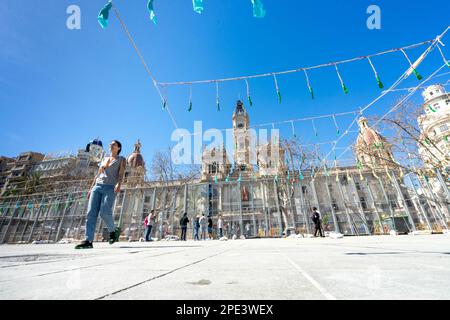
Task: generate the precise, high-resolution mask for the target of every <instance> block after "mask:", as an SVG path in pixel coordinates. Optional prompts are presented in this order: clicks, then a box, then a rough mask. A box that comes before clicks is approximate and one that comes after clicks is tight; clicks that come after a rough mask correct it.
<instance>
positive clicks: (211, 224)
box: [208, 216, 213, 240]
mask: <svg viewBox="0 0 450 320" xmlns="http://www.w3.org/2000/svg"><path fill="white" fill-rule="evenodd" d="M208 239H209V240H212V239H213V221H212V218H211V216H208Z"/></svg>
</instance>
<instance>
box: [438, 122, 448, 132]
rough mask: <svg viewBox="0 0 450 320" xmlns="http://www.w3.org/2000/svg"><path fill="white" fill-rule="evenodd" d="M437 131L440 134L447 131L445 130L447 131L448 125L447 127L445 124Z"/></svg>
mask: <svg viewBox="0 0 450 320" xmlns="http://www.w3.org/2000/svg"><path fill="white" fill-rule="evenodd" d="M439 130H440V131H441V132H445V131H447V130H448V125H447V124H443V125H442V126H440V127H439Z"/></svg>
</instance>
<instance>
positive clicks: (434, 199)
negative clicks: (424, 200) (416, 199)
mask: <svg viewBox="0 0 450 320" xmlns="http://www.w3.org/2000/svg"><path fill="white" fill-rule="evenodd" d="M424 180H425V184H426V186H427V188H428V191H429V192H430V194H431V197H432V198H433V201H434V203H435V206H436V212H437V214H438V216H439V219H440V220H441V223H442V224H443V225H444V227H445V229H447V230H448V225H447V223H446V221H445V219H444V215H443V214H442V212H441V210H440V209H439V205H438V201H437V199H436V196H435V194H434V192H433V189H431V186H430V183H429V182H428V179H424ZM430 208H431V207H430Z"/></svg>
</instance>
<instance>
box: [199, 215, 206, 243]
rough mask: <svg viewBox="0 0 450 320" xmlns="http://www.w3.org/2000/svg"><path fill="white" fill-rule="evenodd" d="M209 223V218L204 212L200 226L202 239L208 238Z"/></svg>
mask: <svg viewBox="0 0 450 320" xmlns="http://www.w3.org/2000/svg"><path fill="white" fill-rule="evenodd" d="M207 223H208V220H207V219H206V217H205V214H202V216H201V217H200V227H201V230H202V235H201V239H202V240H206V225H207Z"/></svg>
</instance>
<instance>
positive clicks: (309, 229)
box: [299, 181, 311, 234]
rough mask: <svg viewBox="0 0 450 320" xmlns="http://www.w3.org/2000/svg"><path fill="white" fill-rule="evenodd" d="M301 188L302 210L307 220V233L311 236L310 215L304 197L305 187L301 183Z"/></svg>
mask: <svg viewBox="0 0 450 320" xmlns="http://www.w3.org/2000/svg"><path fill="white" fill-rule="evenodd" d="M299 188H300V210H301V211H302V212H303V216H304V219H305V225H306V232H307V233H308V234H311V226H310V225H309V218H308V214H307V213H306V211H307V210H306V201H305V197H304V195H303V185H302V183H301V181H300V183H299Z"/></svg>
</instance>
